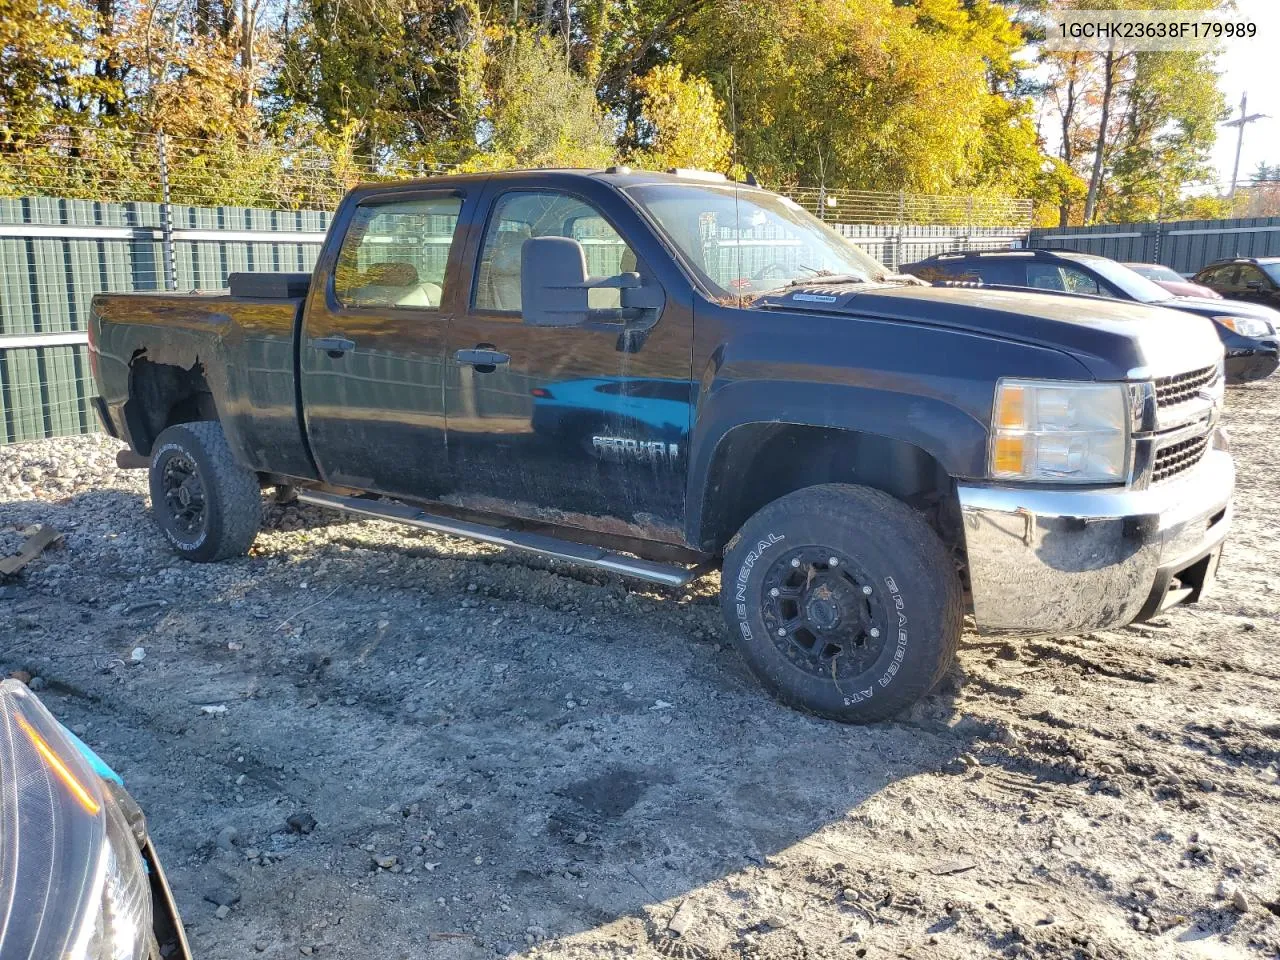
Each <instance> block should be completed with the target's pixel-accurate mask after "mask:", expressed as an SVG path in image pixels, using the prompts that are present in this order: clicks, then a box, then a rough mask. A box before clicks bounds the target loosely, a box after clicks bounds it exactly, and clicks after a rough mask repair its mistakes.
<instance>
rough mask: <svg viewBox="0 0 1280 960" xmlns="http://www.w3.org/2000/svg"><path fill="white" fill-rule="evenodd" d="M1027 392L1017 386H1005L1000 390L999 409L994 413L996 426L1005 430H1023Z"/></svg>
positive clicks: (1025, 423)
mask: <svg viewBox="0 0 1280 960" xmlns="http://www.w3.org/2000/svg"><path fill="white" fill-rule="evenodd" d="M1026 395H1027V391H1026V390H1025V389H1024V388H1022V387H1019V386H1010V385H1005V386H1004V387H1002V388H1001V390H1000V409H999V410H997V411H996V425H997V426H999V427H1002V428H1005V429H1014V430H1017V429H1021V428H1025V427H1026V425H1027V422H1026Z"/></svg>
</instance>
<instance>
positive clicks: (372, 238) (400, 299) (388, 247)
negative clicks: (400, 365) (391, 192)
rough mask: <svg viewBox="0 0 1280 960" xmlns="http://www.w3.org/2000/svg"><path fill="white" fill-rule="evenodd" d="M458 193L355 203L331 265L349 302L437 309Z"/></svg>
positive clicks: (338, 291) (337, 288) (340, 294)
mask: <svg viewBox="0 0 1280 960" xmlns="http://www.w3.org/2000/svg"><path fill="white" fill-rule="evenodd" d="M461 209H462V198H461V197H456V196H441V197H429V198H425V199H417V200H404V201H399V202H392V203H379V204H370V205H367V206H361V207H359V208H358V209H357V210H356V212H355V215H354V216H353V217H352V218H351V225H350V227H348V228H347V235H346V237H345V239H343V241H342V250H341V251H340V252H339V254H338V265H337V268H336V269H335V270H334V276H333V291H334V295H335V296H336V297H337V298H338V302H340V303H341V304H343V305H344V306H348V307H401V308H404V309H408V310H423V309H427V310H438V309H439V308H440V304H441V301H442V300H443V298H444V280H445V267H446V266H447V265H448V262H449V249H450V247H451V246H452V245H453V237H454V232H455V228H456V227H457V225H458V213H459V211H460V210H461Z"/></svg>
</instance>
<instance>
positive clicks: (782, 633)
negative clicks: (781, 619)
mask: <svg viewBox="0 0 1280 960" xmlns="http://www.w3.org/2000/svg"><path fill="white" fill-rule="evenodd" d="M786 635H787V631H785V630H783V629H782V628H781V627H779V628H778V636H780V637H785V636H786Z"/></svg>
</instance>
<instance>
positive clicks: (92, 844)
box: [0, 680, 151, 960]
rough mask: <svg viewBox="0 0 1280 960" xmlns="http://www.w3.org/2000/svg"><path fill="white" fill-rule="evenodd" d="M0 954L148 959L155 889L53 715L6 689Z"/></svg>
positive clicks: (0, 692) (1, 714) (0, 723)
mask: <svg viewBox="0 0 1280 960" xmlns="http://www.w3.org/2000/svg"><path fill="white" fill-rule="evenodd" d="M0 757H3V762H0V834H2V835H3V838H4V840H3V848H2V849H0V956H3V957H9V956H15V957H58V958H66V960H142V958H144V957H146V956H147V947H148V942H149V940H150V937H151V890H150V883H149V880H148V877H147V872H146V867H145V865H144V864H143V862H142V855H141V853H140V852H139V850H138V843H137V841H136V840H135V839H134V834H133V831H132V830H131V829H130V826H129V823H128V821H127V820H126V819H125V816H124V814H123V813H122V812H121V810H120V808H119V806H117V804H116V802H115V800H114V799H112V796H111V793H110V791H109V790H107V789H106V788H105V785H104V784H103V782H102V780H101V779H100V778H99V777H98V776H97V774H95V773H94V771H93V769H92V767H91V766H90V764H89V762H88V761H87V760H86V758H85V757H84V756H83V755H82V754H81V753H80V751H79V750H78V749H77V748H76V747H75V745H74V744H73V743H72V742H71V740H70V739H69V737H68V736H67V734H66V733H65V732H64V731H63V729H62V728H61V727H60V726H59V725H58V722H57V721H56V720H54V718H53V717H52V715H50V713H49V711H48V710H46V709H45V708H44V706H43V705H42V704H41V703H40V701H39V700H37V699H36V697H35V696H33V695H32V694H31V692H30V691H29V690H27V688H26V687H25V686H23V685H22V684H21V683H18V682H17V681H15V680H7V681H5V682H4V683H2V684H0Z"/></svg>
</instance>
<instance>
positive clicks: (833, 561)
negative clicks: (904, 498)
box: [721, 484, 963, 723]
mask: <svg viewBox="0 0 1280 960" xmlns="http://www.w3.org/2000/svg"><path fill="white" fill-rule="evenodd" d="M961 597H962V594H961V587H960V580H959V577H958V576H957V574H956V570H955V566H954V564H953V563H952V560H951V557H950V555H949V554H948V552H947V550H946V548H945V547H944V546H943V544H942V541H941V540H939V538H938V536H937V534H935V533H934V532H933V530H932V528H931V527H930V526H929V524H928V523H927V522H926V521H925V519H924V518H923V517H922V516H920V515H919V514H918V513H917V512H916V511H914V510H912V509H911V508H910V507H908V506H907V505H906V504H903V503H901V502H900V501H898V500H895V499H894V498H893V497H890V496H889V495H888V494H885V493H882V492H880V491H879V490H873V489H870V488H868V487H859V486H851V485H845V484H824V485H822V486H817V487H808V488H806V489H804V490H798V491H796V492H795V493H791V494H788V495H787V496H785V497H781V498H780V499H778V500H775V501H774V502H773V503H771V504H769V505H767V506H765V507H764V508H762V509H761V510H760V511H759V512H758V513H756V514H755V515H754V516H753V517H751V519H749V520H748V521H747V522H746V524H744V525H743V527H742V530H741V531H740V532H739V533H738V535H737V536H736V537H735V538H734V539H733V541H731V542H730V546H729V549H728V550H727V551H726V553H725V564H724V573H723V575H722V587H721V605H722V607H723V611H724V616H725V620H726V622H727V623H728V626H729V631H730V633H732V634H733V638H734V642H735V643H736V644H737V646H738V649H739V650H740V651H741V652H742V655H743V657H744V658H745V659H746V661H747V664H748V666H750V667H751V669H752V671H753V672H754V673H755V674H756V676H757V677H758V678H759V679H760V681H761V682H762V683H763V684H764V685H765V686H766V687H767V688H768V689H769V690H770V691H771V692H772V693H773V694H774V695H775V696H777V697H778V698H779V699H780V700H782V701H783V702H785V703H788V704H790V705H791V706H794V707H798V708H800V709H802V710H806V711H809V712H811V713H816V714H818V715H820V716H824V717H829V718H831V719H833V720H840V721H844V722H847V723H865V722H869V721H874V720H883V719H885V718H887V717H891V716H893V715H894V714H896V713H898V712H899V711H901V710H903V709H904V708H906V707H908V706H910V705H911V704H912V703H914V702H915V701H916V700H918V699H919V698H920V697H922V696H924V695H925V694H926V693H928V692H929V690H930V689H931V688H932V687H933V686H934V685H935V684H936V683H937V682H938V681H939V680H940V679H941V678H942V676H943V674H945V672H946V670H947V668H948V667H949V666H950V664H951V661H952V659H953V658H954V656H955V650H956V645H957V644H958V643H959V639H960V633H961V627H962V618H963V608H962V602H961Z"/></svg>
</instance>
